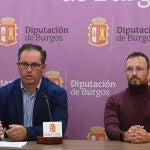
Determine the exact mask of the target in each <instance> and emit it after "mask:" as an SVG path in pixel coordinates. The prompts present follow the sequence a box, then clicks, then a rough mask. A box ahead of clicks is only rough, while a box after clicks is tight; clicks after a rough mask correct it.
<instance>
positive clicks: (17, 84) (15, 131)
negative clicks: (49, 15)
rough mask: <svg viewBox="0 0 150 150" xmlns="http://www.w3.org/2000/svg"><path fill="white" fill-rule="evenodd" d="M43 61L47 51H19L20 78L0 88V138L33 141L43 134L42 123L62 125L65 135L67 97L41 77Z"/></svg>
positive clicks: (31, 47)
mask: <svg viewBox="0 0 150 150" xmlns="http://www.w3.org/2000/svg"><path fill="white" fill-rule="evenodd" d="M45 60H46V51H44V50H42V47H40V46H38V45H33V44H24V45H23V46H22V47H21V48H20V49H19V52H18V62H17V66H18V70H19V73H20V76H21V78H19V79H16V80H15V81H13V82H12V83H10V84H7V85H6V86H4V87H1V88H0V120H1V122H0V134H2V133H3V132H5V131H6V132H5V134H6V136H7V137H8V138H10V139H13V140H15V141H22V140H35V139H36V137H37V136H39V135H42V134H43V127H42V126H43V122H47V121H61V122H62V130H63V135H64V134H65V131H66V128H67V121H68V108H67V93H66V91H65V90H64V89H63V88H61V87H59V86H57V85H56V84H55V83H53V82H51V81H50V80H49V79H47V78H45V77H43V76H42V73H43V72H44V69H45V67H46V64H45ZM48 105H50V107H49V106H48ZM49 108H50V109H49Z"/></svg>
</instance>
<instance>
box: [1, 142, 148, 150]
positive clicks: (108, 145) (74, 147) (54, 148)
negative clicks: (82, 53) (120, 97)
mask: <svg viewBox="0 0 150 150" xmlns="http://www.w3.org/2000/svg"><path fill="white" fill-rule="evenodd" d="M6 149H11V150H16V149H17V150H18V149H19V150H20V148H2V147H1V148H0V150H6ZM149 149H150V143H142V144H131V143H126V142H119V141H106V142H103V141H89V140H64V141H63V144H57V145H44V144H37V143H36V141H29V142H27V144H26V145H25V146H23V147H22V148H21V150H149Z"/></svg>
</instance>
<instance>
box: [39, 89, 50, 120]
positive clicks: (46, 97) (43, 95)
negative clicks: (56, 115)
mask: <svg viewBox="0 0 150 150" xmlns="http://www.w3.org/2000/svg"><path fill="white" fill-rule="evenodd" d="M41 94H42V97H43V99H44V100H45V101H46V103H47V108H48V113H49V120H50V121H52V115H51V109H50V104H49V101H48V96H47V95H45V94H44V93H43V92H41Z"/></svg>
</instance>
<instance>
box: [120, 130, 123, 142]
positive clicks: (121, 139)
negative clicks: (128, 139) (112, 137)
mask: <svg viewBox="0 0 150 150" xmlns="http://www.w3.org/2000/svg"><path fill="white" fill-rule="evenodd" d="M120 141H122V142H124V132H121V133H120Z"/></svg>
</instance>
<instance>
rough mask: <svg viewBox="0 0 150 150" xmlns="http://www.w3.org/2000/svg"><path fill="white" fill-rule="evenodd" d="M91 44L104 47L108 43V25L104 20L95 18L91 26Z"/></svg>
mask: <svg viewBox="0 0 150 150" xmlns="http://www.w3.org/2000/svg"><path fill="white" fill-rule="evenodd" d="M88 29H89V34H88V36H89V44H91V45H94V46H102V45H106V44H107V43H108V29H109V27H108V25H107V24H105V19H104V18H100V17H97V18H93V19H92V24H90V25H89V27H88Z"/></svg>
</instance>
